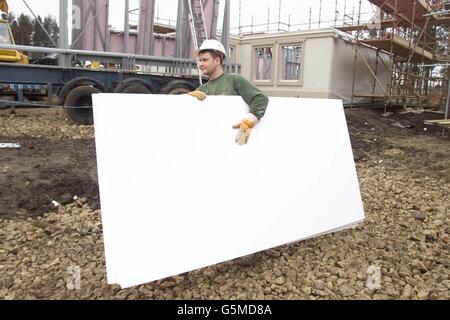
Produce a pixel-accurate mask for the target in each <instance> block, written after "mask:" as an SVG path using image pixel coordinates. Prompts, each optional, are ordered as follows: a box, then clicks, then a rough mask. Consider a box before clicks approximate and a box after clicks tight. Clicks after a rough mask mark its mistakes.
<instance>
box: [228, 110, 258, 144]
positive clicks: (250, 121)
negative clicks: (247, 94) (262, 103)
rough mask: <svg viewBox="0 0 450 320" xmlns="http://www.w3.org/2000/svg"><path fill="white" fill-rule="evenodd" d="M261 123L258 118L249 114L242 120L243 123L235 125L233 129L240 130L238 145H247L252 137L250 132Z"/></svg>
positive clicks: (237, 139)
mask: <svg viewBox="0 0 450 320" xmlns="http://www.w3.org/2000/svg"><path fill="white" fill-rule="evenodd" d="M258 123H259V120H258V118H257V117H255V116H254V115H253V114H251V113H249V114H248V115H247V117H245V118H244V119H242V120H241V122H239V123H237V124H235V125H234V126H233V129H239V131H238V134H237V136H236V143H237V144H238V145H244V144H247V142H248V138H249V137H250V131H251V130H252V129H253V128H254V127H255V126H256V125H257V124H258Z"/></svg>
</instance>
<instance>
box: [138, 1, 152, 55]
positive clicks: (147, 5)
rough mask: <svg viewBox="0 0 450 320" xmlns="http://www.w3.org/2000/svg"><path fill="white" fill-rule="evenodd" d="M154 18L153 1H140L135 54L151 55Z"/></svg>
mask: <svg viewBox="0 0 450 320" xmlns="http://www.w3.org/2000/svg"><path fill="white" fill-rule="evenodd" d="M154 18H155V0H140V6H139V32H138V41H137V48H136V52H137V53H138V54H143V55H152V54H153V42H154V41H153V39H154V37H153V28H154Z"/></svg>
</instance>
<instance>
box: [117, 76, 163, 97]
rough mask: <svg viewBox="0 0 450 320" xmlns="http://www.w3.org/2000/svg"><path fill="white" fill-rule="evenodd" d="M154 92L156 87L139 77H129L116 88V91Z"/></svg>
mask: <svg viewBox="0 0 450 320" xmlns="http://www.w3.org/2000/svg"><path fill="white" fill-rule="evenodd" d="M154 92H155V89H154V88H153V87H152V85H151V84H149V83H147V82H145V81H144V80H142V79H137V78H130V79H127V80H125V81H124V82H122V83H121V84H119V85H118V86H117V87H116V88H115V89H114V93H139V94H151V93H154Z"/></svg>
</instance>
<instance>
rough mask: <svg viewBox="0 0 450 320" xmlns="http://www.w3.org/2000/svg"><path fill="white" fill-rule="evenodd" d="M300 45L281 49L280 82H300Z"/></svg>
mask: <svg viewBox="0 0 450 320" xmlns="http://www.w3.org/2000/svg"><path fill="white" fill-rule="evenodd" d="M301 53H302V47H301V45H291V46H283V47H282V75H281V80H300V57H301Z"/></svg>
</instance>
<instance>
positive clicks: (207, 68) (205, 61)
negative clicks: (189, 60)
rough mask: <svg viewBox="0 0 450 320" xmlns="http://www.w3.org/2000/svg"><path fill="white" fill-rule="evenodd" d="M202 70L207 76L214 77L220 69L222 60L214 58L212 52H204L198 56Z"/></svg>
mask: <svg viewBox="0 0 450 320" xmlns="http://www.w3.org/2000/svg"><path fill="white" fill-rule="evenodd" d="M198 59H199V61H200V70H201V71H202V73H203V74H204V75H205V76H211V75H213V74H214V73H215V72H216V70H217V68H218V67H220V58H219V57H217V58H215V59H214V58H213V57H212V55H211V53H210V52H202V53H200V54H199V55H198Z"/></svg>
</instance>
